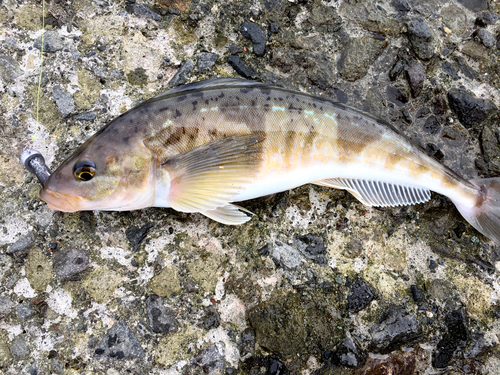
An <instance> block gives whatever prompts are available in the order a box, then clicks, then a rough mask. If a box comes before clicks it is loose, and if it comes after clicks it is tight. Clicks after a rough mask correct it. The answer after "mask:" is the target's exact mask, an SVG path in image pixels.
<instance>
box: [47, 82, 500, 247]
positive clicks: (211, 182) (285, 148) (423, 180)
mask: <svg viewBox="0 0 500 375" xmlns="http://www.w3.org/2000/svg"><path fill="white" fill-rule="evenodd" d="M307 183H314V184H318V185H322V186H328V187H332V188H336V189H345V190H347V191H349V192H350V193H352V194H353V195H354V196H355V197H356V198H357V199H358V200H359V201H361V202H362V203H363V204H365V205H367V206H379V207H387V206H399V205H408V204H415V203H422V202H426V201H428V200H429V199H430V196H431V195H430V192H431V191H434V192H437V193H439V194H443V195H445V196H447V197H448V198H449V199H450V200H451V201H452V202H453V203H454V204H455V205H456V207H457V208H458V210H459V211H460V213H461V214H462V215H463V217H464V218H465V219H466V220H467V221H468V222H469V223H470V224H471V225H472V226H474V227H475V228H476V229H477V230H478V231H479V232H481V233H483V234H484V235H486V236H487V237H489V238H490V239H492V240H494V241H495V242H496V243H497V244H500V179H499V178H490V179H473V180H469V181H467V180H464V179H463V178H461V177H460V176H458V175H457V174H456V173H454V172H453V171H451V170H450V169H449V168H447V167H445V166H444V165H442V164H440V163H439V162H438V161H436V160H435V159H433V158H432V157H430V156H428V155H427V154H426V153H424V152H423V151H421V149H420V148H419V147H418V146H416V145H415V144H413V143H412V142H411V141H410V140H409V139H408V138H406V137H405V136H404V135H403V134H401V133H400V132H398V131H397V130H395V129H393V128H392V127H391V126H390V125H389V124H387V123H386V122H384V121H381V120H379V119H376V118H374V117H372V116H370V115H368V114H366V113H363V112H361V111H358V110H356V109H354V108H350V107H348V106H345V105H343V104H340V103H336V102H334V101H331V100H329V99H325V98H320V97H316V96H313V95H309V94H305V93H301V92H297V91H293V90H289V89H284V88H279V87H272V86H269V85H266V84H262V83H257V82H252V81H245V80H239V79H224V78H223V79H212V80H208V81H203V82H198V83H193V84H189V85H186V86H182V87H179V88H175V89H173V90H170V91H167V92H165V93H164V94H161V95H159V96H157V97H155V98H153V99H150V100H148V101H146V102H144V103H142V104H141V105H139V106H137V107H135V108H133V109H131V110H130V111H128V112H126V113H125V114H123V115H121V116H119V117H118V118H116V119H115V120H113V121H112V122H110V123H109V124H108V125H107V126H105V127H104V128H103V129H101V130H100V131H99V132H97V133H96V134H95V135H94V136H93V137H92V138H90V139H89V140H88V141H87V142H85V143H84V144H83V145H82V146H80V148H78V150H76V152H75V153H74V154H73V155H72V156H71V157H69V158H68V159H67V160H65V161H64V162H63V163H62V164H61V166H60V167H59V168H58V169H57V170H56V171H55V172H54V173H53V174H52V175H51V176H50V177H49V178H48V180H47V181H46V182H45V185H44V187H43V189H42V190H41V192H40V196H41V198H42V199H43V200H44V201H46V202H47V204H48V206H49V207H50V208H52V209H54V210H59V211H67V212H72V211H79V210H113V211H121V210H135V209H140V208H145V207H172V208H174V209H175V210H178V211H182V212H200V213H202V214H203V215H205V216H208V217H209V218H211V219H213V220H216V221H219V222H221V223H224V224H242V223H245V222H246V221H248V220H249V219H250V216H249V215H248V211H246V210H245V209H243V208H241V207H239V206H237V205H235V204H234V202H238V201H244V200H247V199H252V198H256V197H260V196H264V195H268V194H272V193H276V192H280V191H284V190H288V189H293V188H295V187H297V186H300V185H303V184H307Z"/></svg>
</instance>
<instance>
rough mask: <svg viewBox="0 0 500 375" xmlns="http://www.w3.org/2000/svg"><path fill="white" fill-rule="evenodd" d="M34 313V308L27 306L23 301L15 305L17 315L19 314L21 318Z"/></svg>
mask: <svg viewBox="0 0 500 375" xmlns="http://www.w3.org/2000/svg"><path fill="white" fill-rule="evenodd" d="M34 313H35V310H33V309H32V308H31V307H29V306H27V305H26V304H25V303H22V304H19V305H18V306H17V315H19V318H21V319H26V318H29V317H30V316H31V315H33V314H34Z"/></svg>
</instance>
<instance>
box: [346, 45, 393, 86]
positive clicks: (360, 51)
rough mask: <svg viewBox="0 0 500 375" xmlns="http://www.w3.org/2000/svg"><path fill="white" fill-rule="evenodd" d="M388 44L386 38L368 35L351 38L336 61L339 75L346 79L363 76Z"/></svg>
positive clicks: (352, 79)
mask: <svg viewBox="0 0 500 375" xmlns="http://www.w3.org/2000/svg"><path fill="white" fill-rule="evenodd" d="M388 44H389V43H388V42H387V40H386V39H378V38H372V37H369V36H363V37H361V38H351V39H350V40H349V42H348V43H347V45H346V46H345V47H344V48H343V49H342V52H341V53H340V58H339V60H338V63H337V69H338V72H339V74H340V77H342V78H343V79H345V80H347V81H356V80H358V79H360V78H363V77H364V76H365V75H366V74H367V73H368V69H370V67H371V66H372V65H373V63H374V62H375V61H376V60H377V59H378V57H379V56H380V55H381V54H382V52H383V51H384V49H385V48H386V47H387V46H388Z"/></svg>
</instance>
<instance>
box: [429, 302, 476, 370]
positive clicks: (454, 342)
mask: <svg viewBox="0 0 500 375" xmlns="http://www.w3.org/2000/svg"><path fill="white" fill-rule="evenodd" d="M445 322H446V327H447V330H448V332H447V333H445V334H444V335H443V338H442V339H441V340H440V341H439V342H438V344H437V347H436V350H435V351H434V353H433V356H432V365H433V366H434V367H436V368H445V367H446V366H448V365H449V364H450V362H451V360H452V358H453V356H454V355H455V353H456V352H457V351H459V350H462V349H464V348H465V345H466V344H467V341H468V337H469V329H468V327H467V320H466V317H465V314H464V312H463V311H462V310H455V311H452V312H450V313H449V314H448V315H446V317H445Z"/></svg>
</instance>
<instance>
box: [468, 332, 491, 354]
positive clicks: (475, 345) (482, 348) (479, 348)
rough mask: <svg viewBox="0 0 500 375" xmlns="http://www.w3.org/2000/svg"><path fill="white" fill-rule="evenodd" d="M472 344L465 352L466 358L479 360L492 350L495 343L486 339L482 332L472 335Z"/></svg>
mask: <svg viewBox="0 0 500 375" xmlns="http://www.w3.org/2000/svg"><path fill="white" fill-rule="evenodd" d="M469 341H470V343H469V345H467V348H466V349H465V350H464V358H477V357H481V356H483V355H484V354H486V353H487V352H488V351H490V349H491V348H492V345H493V343H492V342H491V341H487V340H486V339H485V338H484V334H483V333H482V332H474V333H472V334H471V337H470V340H469Z"/></svg>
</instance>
